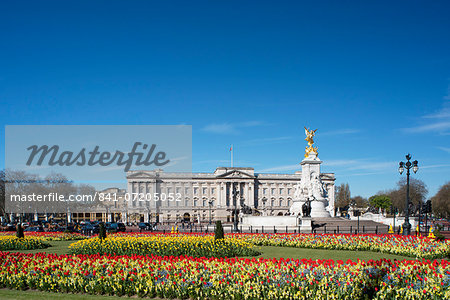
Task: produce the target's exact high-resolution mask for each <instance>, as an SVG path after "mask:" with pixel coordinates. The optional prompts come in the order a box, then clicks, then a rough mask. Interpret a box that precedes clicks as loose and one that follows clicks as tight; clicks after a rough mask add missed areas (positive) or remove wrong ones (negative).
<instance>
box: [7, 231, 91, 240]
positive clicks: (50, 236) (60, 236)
mask: <svg viewBox="0 0 450 300" xmlns="http://www.w3.org/2000/svg"><path fill="white" fill-rule="evenodd" d="M15 235H16V233H15V232H0V237H2V236H15ZM25 236H26V237H38V238H41V239H42V240H44V241H74V240H82V239H85V238H86V236H84V235H82V234H80V233H65V232H25Z"/></svg>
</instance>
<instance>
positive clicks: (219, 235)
mask: <svg viewBox="0 0 450 300" xmlns="http://www.w3.org/2000/svg"><path fill="white" fill-rule="evenodd" d="M223 238H224V235H223V226H222V221H217V222H216V229H215V230H214V240H216V241H217V240H223Z"/></svg>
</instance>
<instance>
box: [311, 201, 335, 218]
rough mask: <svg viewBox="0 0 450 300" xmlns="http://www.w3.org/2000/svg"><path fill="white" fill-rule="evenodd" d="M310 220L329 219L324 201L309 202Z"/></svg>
mask: <svg viewBox="0 0 450 300" xmlns="http://www.w3.org/2000/svg"><path fill="white" fill-rule="evenodd" d="M311 217H312V218H329V217H330V213H329V212H328V211H327V210H326V199H321V200H314V201H311Z"/></svg>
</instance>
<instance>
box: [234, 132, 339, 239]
mask: <svg viewBox="0 0 450 300" xmlns="http://www.w3.org/2000/svg"><path fill="white" fill-rule="evenodd" d="M316 130H317V129H316ZM316 130H314V131H312V130H308V129H307V128H305V133H306V139H305V140H306V141H308V146H307V147H306V150H305V158H304V159H303V161H302V162H301V163H300V165H301V166H302V171H301V180H300V181H299V182H298V183H297V184H296V185H295V192H294V198H293V204H292V206H291V207H290V209H289V213H290V215H289V216H272V217H264V216H263V217H261V216H244V217H243V218H242V224H243V225H249V226H296V227H299V230H300V232H308V231H311V226H312V225H311V219H314V218H329V217H331V216H333V215H334V198H333V195H334V194H332V195H331V197H329V196H328V193H329V190H330V188H332V189H334V185H333V186H331V187H330V186H328V187H327V186H326V185H325V183H324V182H323V181H322V179H321V177H320V175H321V173H320V164H321V163H322V161H321V160H320V159H319V158H318V156H317V147H313V144H314V141H313V137H314V134H315V132H316ZM333 180H334V177H333ZM331 192H333V190H331ZM308 204H309V205H308Z"/></svg>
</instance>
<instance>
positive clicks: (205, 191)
mask: <svg viewBox="0 0 450 300" xmlns="http://www.w3.org/2000/svg"><path fill="white" fill-rule="evenodd" d="M207 193H208V189H207V188H205V187H204V188H203V190H202V194H203V195H206V194H207Z"/></svg>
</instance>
